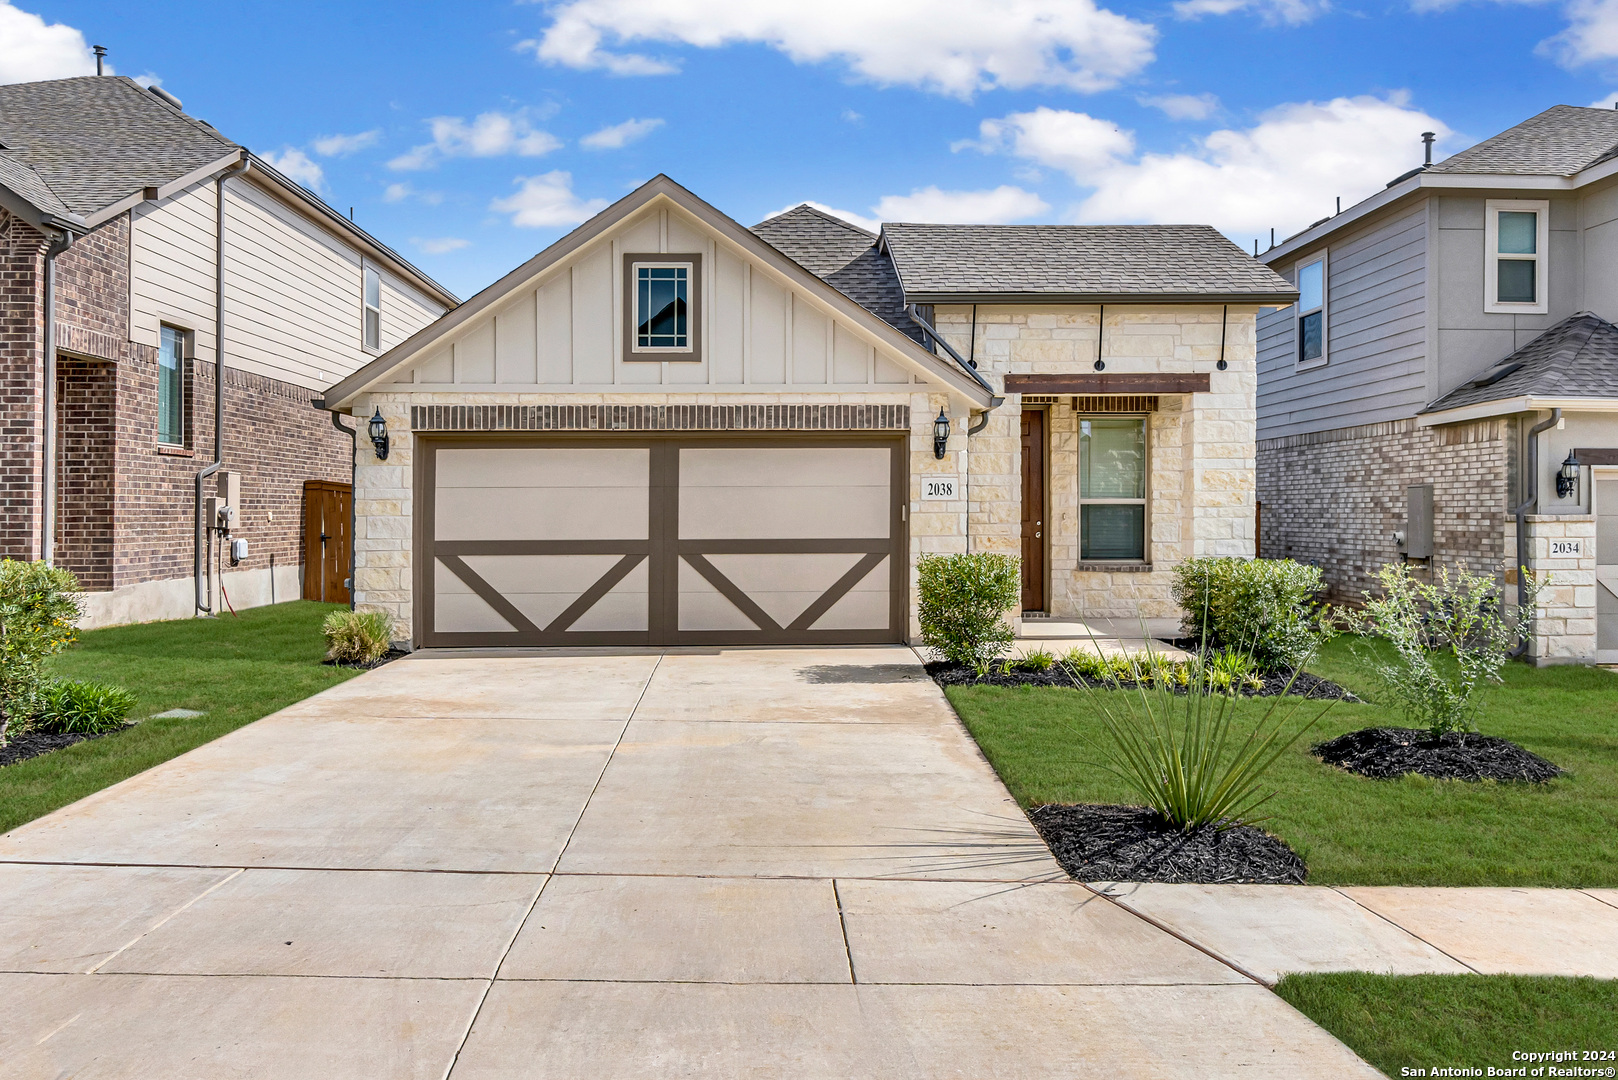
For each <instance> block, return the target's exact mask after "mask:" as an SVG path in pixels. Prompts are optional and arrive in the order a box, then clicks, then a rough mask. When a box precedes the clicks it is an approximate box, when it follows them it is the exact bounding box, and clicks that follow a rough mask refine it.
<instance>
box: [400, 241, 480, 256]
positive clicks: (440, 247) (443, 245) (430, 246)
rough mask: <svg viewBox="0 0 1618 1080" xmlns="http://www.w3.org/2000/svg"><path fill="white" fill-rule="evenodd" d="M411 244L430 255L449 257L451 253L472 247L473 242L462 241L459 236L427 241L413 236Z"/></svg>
mask: <svg viewBox="0 0 1618 1080" xmlns="http://www.w3.org/2000/svg"><path fill="white" fill-rule="evenodd" d="M410 242H411V243H412V244H415V245H416V246H417V247H419V248H420V249H421V250H423V251H425V252H426V253H427V254H429V255H447V254H449V253H450V252H451V251H459V250H461V249H462V248H464V247H471V246H472V241H470V240H462V239H461V238H460V237H459V236H439V237H432V238H428V239H426V240H423V239H422V238H421V237H419V236H412V237H411V238H410Z"/></svg>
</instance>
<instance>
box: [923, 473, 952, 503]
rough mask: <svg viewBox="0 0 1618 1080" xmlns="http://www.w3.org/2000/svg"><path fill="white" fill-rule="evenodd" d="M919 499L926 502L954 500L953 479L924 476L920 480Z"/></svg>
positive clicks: (950, 477) (949, 477)
mask: <svg viewBox="0 0 1618 1080" xmlns="http://www.w3.org/2000/svg"><path fill="white" fill-rule="evenodd" d="M921 497H922V498H923V499H928V500H947V499H953V498H955V477H953V476H924V477H922V478H921Z"/></svg>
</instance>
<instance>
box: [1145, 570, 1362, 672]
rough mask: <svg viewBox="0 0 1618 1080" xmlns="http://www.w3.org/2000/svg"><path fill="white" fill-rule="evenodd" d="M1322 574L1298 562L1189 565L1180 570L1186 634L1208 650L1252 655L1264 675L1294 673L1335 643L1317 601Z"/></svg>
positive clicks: (1178, 593) (1177, 592)
mask: <svg viewBox="0 0 1618 1080" xmlns="http://www.w3.org/2000/svg"><path fill="white" fill-rule="evenodd" d="M1323 588H1324V581H1323V579H1322V577H1321V574H1320V568H1319V567H1315V566H1307V565H1305V564H1303V563H1299V562H1294V561H1292V560H1291V559H1235V558H1215V557H1207V558H1200V559H1188V560H1186V561H1185V562H1183V563H1181V564H1180V565H1179V566H1177V567H1175V570H1174V600H1175V602H1176V603H1178V604H1179V605H1180V606H1181V607H1182V608H1184V609H1185V611H1186V617H1185V621H1184V622H1183V623H1182V629H1183V630H1184V632H1185V633H1186V635H1187V636H1189V637H1194V638H1196V639H1197V641H1198V642H1199V643H1200V644H1201V645H1202V646H1203V647H1205V648H1207V649H1209V650H1222V651H1224V652H1227V653H1228V652H1230V651H1232V650H1234V651H1237V652H1242V653H1248V654H1251V656H1252V658H1253V661H1254V663H1255V664H1256V665H1257V666H1258V668H1259V670H1261V671H1291V670H1293V669H1295V668H1296V667H1297V666H1298V665H1299V664H1300V663H1302V661H1303V658H1304V657H1306V656H1308V655H1310V654H1312V653H1314V652H1316V651H1318V650H1319V648H1320V646H1321V645H1322V644H1324V643H1325V641H1326V640H1327V639H1328V638H1330V637H1331V636H1332V633H1333V630H1332V627H1331V621H1330V619H1328V618H1327V617H1326V615H1327V613H1326V612H1325V611H1324V610H1322V609H1320V608H1319V606H1318V604H1317V601H1316V597H1318V596H1319V595H1320V593H1321V591H1322V589H1323Z"/></svg>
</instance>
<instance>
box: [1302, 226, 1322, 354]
mask: <svg viewBox="0 0 1618 1080" xmlns="http://www.w3.org/2000/svg"><path fill="white" fill-rule="evenodd" d="M1325 362H1326V253H1325V252H1321V253H1320V254H1319V255H1316V256H1314V257H1313V258H1310V259H1306V260H1304V261H1303V262H1300V263H1299V264H1298V366H1299V367H1317V366H1319V365H1321V364H1324V363H1325Z"/></svg>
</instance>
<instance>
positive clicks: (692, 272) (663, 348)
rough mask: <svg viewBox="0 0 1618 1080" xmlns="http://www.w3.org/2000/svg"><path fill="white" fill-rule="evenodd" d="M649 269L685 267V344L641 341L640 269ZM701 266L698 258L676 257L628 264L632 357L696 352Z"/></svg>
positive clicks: (684, 356)
mask: <svg viewBox="0 0 1618 1080" xmlns="http://www.w3.org/2000/svg"><path fill="white" fill-rule="evenodd" d="M643 268H644V269H648V270H670V269H673V270H684V271H685V344H684V345H642V344H640V342H639V340H638V339H639V337H640V335H639V334H638V333H637V330H638V328H639V326H640V272H641V270H642V269H643ZM699 272H700V266H699V264H698V263H697V261H696V260H695V259H691V258H683V257H674V258H667V259H657V258H650V259H649V258H645V257H641V258H636V259H634V260H633V261H631V262H630V264H629V282H628V285H629V339H628V340H627V341H626V342H625V344H626V345H628V347H629V348H628V350H627V351H628V354H629V356H630V357H647V358H655V359H659V360H671V359H673V360H679V359H685V360H689V359H692V358H694V357H695V356H696V355H697V340H698V337H697V305H696V297H697V295H698V293H697V274H698V273H699Z"/></svg>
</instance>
